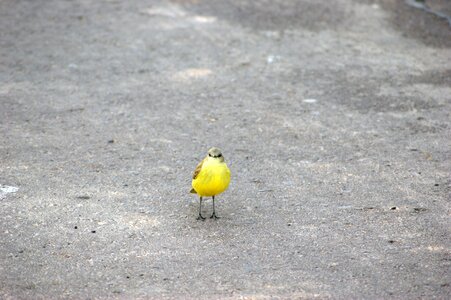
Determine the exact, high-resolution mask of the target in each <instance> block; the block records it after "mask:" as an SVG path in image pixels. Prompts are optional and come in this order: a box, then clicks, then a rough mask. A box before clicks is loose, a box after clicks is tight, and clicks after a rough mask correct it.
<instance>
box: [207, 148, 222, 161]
mask: <svg viewBox="0 0 451 300" xmlns="http://www.w3.org/2000/svg"><path fill="white" fill-rule="evenodd" d="M208 156H209V157H211V158H214V159H219V160H220V161H224V156H222V152H221V149H219V148H216V147H213V148H211V149H210V150H208Z"/></svg>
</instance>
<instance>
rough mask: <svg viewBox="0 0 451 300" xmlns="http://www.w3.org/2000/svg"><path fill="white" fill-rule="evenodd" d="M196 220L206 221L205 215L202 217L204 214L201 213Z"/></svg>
mask: <svg viewBox="0 0 451 300" xmlns="http://www.w3.org/2000/svg"><path fill="white" fill-rule="evenodd" d="M196 220H201V221H205V217H202V215H201V214H199V216H198V217H197V219H196Z"/></svg>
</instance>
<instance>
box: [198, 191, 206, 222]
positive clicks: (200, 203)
mask: <svg viewBox="0 0 451 300" xmlns="http://www.w3.org/2000/svg"><path fill="white" fill-rule="evenodd" d="M197 220H202V221H204V220H205V218H204V217H202V197H200V198H199V216H198V217H197Z"/></svg>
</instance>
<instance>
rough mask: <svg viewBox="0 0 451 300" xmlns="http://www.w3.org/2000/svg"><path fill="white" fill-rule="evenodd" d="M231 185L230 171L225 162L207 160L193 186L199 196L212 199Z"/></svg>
mask: <svg viewBox="0 0 451 300" xmlns="http://www.w3.org/2000/svg"><path fill="white" fill-rule="evenodd" d="M229 183H230V170H229V168H228V167H227V165H226V164H225V163H224V162H218V161H217V160H214V159H207V160H206V161H205V162H204V163H203V165H202V169H201V171H200V172H199V174H198V175H197V177H196V178H195V179H193V182H192V185H193V188H194V190H195V191H196V193H197V194H198V195H199V196H204V197H210V196H216V195H218V194H220V193H222V192H224V191H225V190H226V189H227V187H228V186H229Z"/></svg>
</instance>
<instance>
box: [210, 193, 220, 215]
mask: <svg viewBox="0 0 451 300" xmlns="http://www.w3.org/2000/svg"><path fill="white" fill-rule="evenodd" d="M211 198H212V199H213V214H212V215H211V217H210V219H219V217H218V216H217V215H216V212H215V196H213V197H211Z"/></svg>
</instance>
